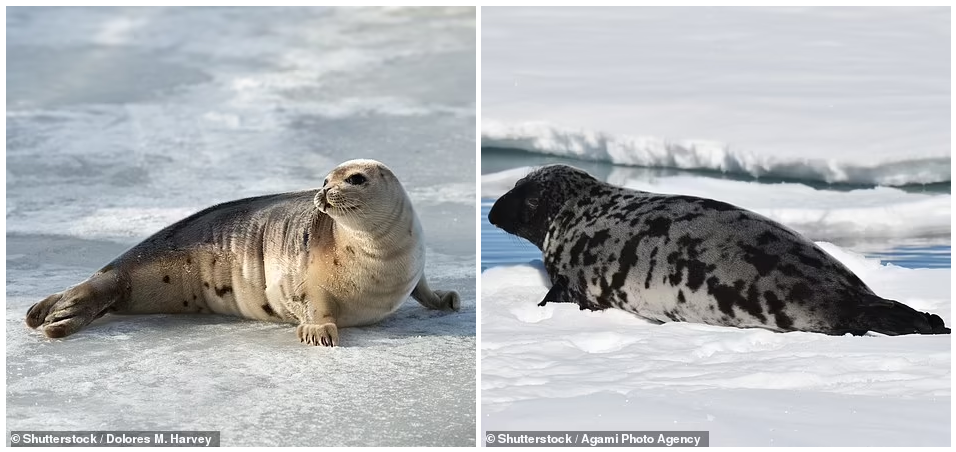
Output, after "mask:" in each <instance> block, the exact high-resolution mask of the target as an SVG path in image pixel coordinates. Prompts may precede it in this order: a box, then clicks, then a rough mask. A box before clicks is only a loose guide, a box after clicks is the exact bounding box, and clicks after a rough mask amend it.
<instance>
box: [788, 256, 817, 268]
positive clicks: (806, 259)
mask: <svg viewBox="0 0 956 452" xmlns="http://www.w3.org/2000/svg"><path fill="white" fill-rule="evenodd" d="M794 256H796V257H797V259H798V260H799V261H800V263H802V264H803V265H806V266H809V267H813V268H822V267H823V261H822V260H820V259H817V258H815V257H811V256H807V255H806V254H803V253H795V254H794Z"/></svg>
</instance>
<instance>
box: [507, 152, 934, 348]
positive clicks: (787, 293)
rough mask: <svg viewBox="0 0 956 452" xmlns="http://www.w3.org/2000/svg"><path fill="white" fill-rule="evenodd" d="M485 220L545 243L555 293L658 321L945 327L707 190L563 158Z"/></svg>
mask: <svg viewBox="0 0 956 452" xmlns="http://www.w3.org/2000/svg"><path fill="white" fill-rule="evenodd" d="M488 220H489V221H490V222H491V223H492V224H494V225H495V226H497V227H499V228H501V229H503V230H505V231H506V232H509V233H511V234H515V235H518V236H520V237H523V238H525V239H527V240H529V241H531V242H532V243H533V244H535V245H536V246H537V247H538V248H539V249H541V250H542V251H543V253H544V265H545V269H546V270H547V272H548V275H549V277H550V279H551V283H552V287H551V290H550V291H549V292H548V294H547V295H546V296H545V298H544V301H542V302H541V303H540V304H541V305H544V304H545V303H547V302H572V303H577V304H578V305H579V306H580V307H581V309H591V310H601V309H607V308H612V307H613V308H618V309H623V310H625V311H628V312H632V313H634V314H637V315H638V316H640V317H643V318H645V319H648V320H651V321H654V322H668V321H686V322H700V323H707V324H712V325H725V326H734V327H743V328H748V327H758V328H766V329H770V330H775V331H781V332H783V331H812V332H819V333H826V334H834V335H842V334H845V333H851V334H854V335H862V334H864V333H866V332H868V331H874V332H878V333H883V334H887V335H898V334H913V333H920V334H948V333H949V331H950V330H949V328H946V327H945V325H944V322H943V320H942V319H941V318H940V317H939V316H937V315H935V314H929V313H924V312H918V311H916V310H914V309H912V308H910V307H909V306H906V305H904V304H902V303H899V302H896V301H893V300H886V299H883V298H881V297H879V296H877V295H876V294H874V293H873V291H872V290H870V288H869V287H867V286H866V284H864V283H863V282H862V281H861V280H860V279H859V278H858V277H857V276H856V275H854V274H853V272H851V271H850V270H849V269H847V268H846V267H845V266H844V265H843V264H841V263H840V262H839V261H837V260H836V259H834V258H833V257H831V256H830V255H829V254H827V253H826V252H825V251H823V250H822V249H820V248H819V247H818V246H816V245H815V244H814V243H813V242H811V241H810V240H808V239H806V238H804V237H802V236H801V235H800V234H798V233H796V232H794V231H792V230H790V229H789V228H787V227H785V226H783V225H781V224H779V223H776V222H774V221H773V220H770V219H768V218H766V217H763V216H761V215H758V214H756V213H753V212H750V211H748V210H744V209H741V208H739V207H735V206H732V205H730V204H727V203H724V202H720V201H715V200H711V199H705V198H697V197H693V196H681V195H664V194H655V193H648V192H641V191H635V190H629V189H625V188H621V187H616V186H613V185H610V184H607V183H604V182H601V181H599V180H597V179H595V178H594V177H592V176H591V175H589V174H588V173H586V172H584V171H581V170H579V169H576V168H572V167H569V166H565V165H552V166H546V167H543V168H540V169H538V170H535V171H533V172H532V173H530V174H529V175H528V176H526V177H525V178H523V179H521V180H519V181H518V182H517V183H516V184H515V187H514V188H513V189H512V190H511V191H509V192H508V193H507V194H505V195H504V196H502V197H501V198H500V199H498V200H497V201H496V202H495V204H494V206H493V207H492V209H491V211H490V212H489V214H488Z"/></svg>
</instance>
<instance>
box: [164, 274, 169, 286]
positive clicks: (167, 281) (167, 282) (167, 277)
mask: <svg viewBox="0 0 956 452" xmlns="http://www.w3.org/2000/svg"><path fill="white" fill-rule="evenodd" d="M163 282H164V283H166V284H169V275H166V276H163Z"/></svg>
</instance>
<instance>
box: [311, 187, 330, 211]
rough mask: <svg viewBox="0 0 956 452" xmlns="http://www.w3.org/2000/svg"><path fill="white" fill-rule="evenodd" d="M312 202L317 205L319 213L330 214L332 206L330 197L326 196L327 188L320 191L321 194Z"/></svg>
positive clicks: (316, 195) (317, 194)
mask: <svg viewBox="0 0 956 452" xmlns="http://www.w3.org/2000/svg"><path fill="white" fill-rule="evenodd" d="M312 202H313V203H314V204H315V208H316V209H319V212H322V213H328V210H329V208H330V207H332V204H329V199H328V196H327V195H326V192H325V188H321V189H319V192H318V193H316V194H315V198H313V200H312Z"/></svg>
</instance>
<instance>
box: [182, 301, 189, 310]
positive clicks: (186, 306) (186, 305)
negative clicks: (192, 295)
mask: <svg viewBox="0 0 956 452" xmlns="http://www.w3.org/2000/svg"><path fill="white" fill-rule="evenodd" d="M183 307H184V308H188V307H189V302H188V301H186V300H183Z"/></svg>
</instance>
